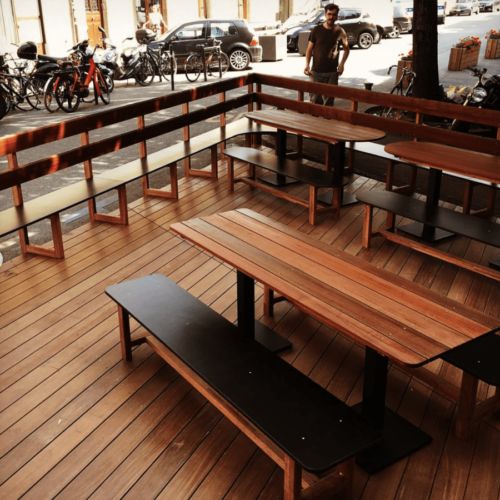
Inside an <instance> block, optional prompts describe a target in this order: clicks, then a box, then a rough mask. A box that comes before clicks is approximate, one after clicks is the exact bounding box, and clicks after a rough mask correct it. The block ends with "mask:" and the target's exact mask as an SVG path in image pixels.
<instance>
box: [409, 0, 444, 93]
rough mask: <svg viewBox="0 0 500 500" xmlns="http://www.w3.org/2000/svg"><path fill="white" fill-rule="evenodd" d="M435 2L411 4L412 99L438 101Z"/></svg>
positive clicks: (424, 1)
mask: <svg viewBox="0 0 500 500" xmlns="http://www.w3.org/2000/svg"><path fill="white" fill-rule="evenodd" d="M437 53H438V35H437V0H417V1H415V2H414V3H413V71H414V72H415V73H416V75H417V78H416V79H415V83H414V84H413V94H412V95H413V97H421V98H424V99H432V100H438V99H439V69H438V55H437Z"/></svg>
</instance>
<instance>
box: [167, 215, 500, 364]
mask: <svg viewBox="0 0 500 500" xmlns="http://www.w3.org/2000/svg"><path fill="white" fill-rule="evenodd" d="M171 229H172V231H174V232H175V233H178V234H179V235H181V236H183V237H184V238H186V239H188V240H190V241H192V242H193V243H194V244H196V245H198V246H200V247H201V248H203V249H205V250H207V251H208V252H210V253H211V254H213V255H215V256H216V257H218V258H220V259H222V260H223V261H225V262H227V263H228V264H230V265H232V266H234V267H235V268H236V269H238V270H240V271H242V272H244V273H245V274H247V275H248V276H250V277H252V278H254V279H255V280H256V281H258V282H260V283H262V284H264V285H267V286H269V287H270V288H271V289H273V290H275V291H276V292H278V293H280V294H281V295H283V296H284V297H286V298H287V300H289V301H290V302H291V303H292V304H294V305H296V306H297V307H298V308H299V309H301V310H302V311H304V312H306V313H308V314H310V315H311V316H313V317H314V318H316V319H317V320H319V321H321V322H323V323H325V324H326V325H328V326H330V327H331V328H334V329H336V330H338V331H340V332H341V333H343V334H345V335H346V336H347V337H349V338H351V339H353V340H355V341H357V342H359V343H360V344H362V345H365V346H369V347H372V348H373V349H375V350H376V351H377V352H378V353H380V354H382V355H385V356H387V357H388V358H390V359H394V360H397V361H399V362H400V363H402V364H403V365H407V366H420V365H423V364H426V363H427V362H429V361H431V360H433V359H435V358H438V357H439V356H440V355H441V354H443V353H444V352H446V351H448V350H449V349H450V348H452V347H456V346H459V345H461V344H463V343H464V342H467V341H468V340H470V339H471V338H476V337H478V336H480V335H482V334H484V333H486V332H488V331H490V330H492V329H493V328H495V327H497V326H498V321H495V320H494V319H493V318H491V317H490V316H487V315H485V314H482V313H480V312H478V311H475V310H473V309H470V308H468V307H466V306H463V305H461V304H459V303H456V302H454V301H452V300H450V299H447V298H445V297H443V296H441V295H439V294H437V293H435V292H432V291H429V290H427V289H424V288H422V287H420V286H419V285H417V284H414V283H411V282H408V281H406V280H404V279H401V278H398V277H397V276H395V275H393V274H391V273H389V272H386V271H384V270H382V269H378V268H376V267H374V266H373V265H371V264H369V263H367V262H365V261H363V260H361V259H358V258H356V257H352V256H350V255H348V254H346V253H344V252H342V251H340V250H335V249H332V248H331V247H329V246H327V245H324V244H322V243H321V242H318V241H313V240H310V239H309V238H308V237H307V236H306V235H303V234H301V233H299V232H297V231H294V230H292V229H289V228H286V227H285V226H282V225H281V224H279V223H277V222H274V221H272V220H271V219H268V218H267V217H264V216H261V215H258V214H256V213H254V212H252V211H251V210H246V209H244V210H237V211H231V212H225V213H220V214H217V215H211V216H208V217H203V218H200V219H193V220H187V221H184V222H180V223H176V224H173V225H172V226H171Z"/></svg>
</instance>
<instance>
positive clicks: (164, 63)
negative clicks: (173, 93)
mask: <svg viewBox="0 0 500 500" xmlns="http://www.w3.org/2000/svg"><path fill="white" fill-rule="evenodd" d="M173 60H174V64H173V72H174V76H175V75H176V74H177V60H176V59H175V56H174V57H173ZM161 72H162V75H163V78H165V80H167V82H169V81H170V77H171V72H172V68H171V64H170V55H169V54H168V53H167V52H162V54H161Z"/></svg>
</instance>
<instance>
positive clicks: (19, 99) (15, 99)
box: [9, 78, 32, 111]
mask: <svg viewBox="0 0 500 500" xmlns="http://www.w3.org/2000/svg"><path fill="white" fill-rule="evenodd" d="M9 84H10V87H11V88H12V90H13V92H12V93H11V97H12V106H13V107H15V108H16V109H18V110H19V111H29V110H30V109H32V107H31V104H30V103H29V102H28V99H27V97H26V93H27V90H28V89H27V80H25V79H24V78H20V79H17V78H12V79H11V80H10V82H9ZM31 92H32V91H31ZM31 92H30V93H31Z"/></svg>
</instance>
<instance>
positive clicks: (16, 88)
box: [0, 54, 40, 118]
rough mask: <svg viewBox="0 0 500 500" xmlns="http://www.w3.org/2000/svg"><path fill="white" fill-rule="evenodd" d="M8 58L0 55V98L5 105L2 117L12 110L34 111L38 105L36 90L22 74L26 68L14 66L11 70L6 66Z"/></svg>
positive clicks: (8, 55)
mask: <svg viewBox="0 0 500 500" xmlns="http://www.w3.org/2000/svg"><path fill="white" fill-rule="evenodd" d="M9 57H10V54H4V55H0V96H1V97H2V98H3V101H4V103H5V109H4V113H3V116H4V115H6V114H7V113H8V112H9V111H10V110H11V109H13V108H17V109H19V110H21V111H28V110H29V109H36V108H37V106H38V104H39V103H40V97H39V93H38V90H37V88H36V87H35V86H34V85H33V82H32V81H31V80H30V79H29V78H28V77H27V76H26V75H25V74H24V69H26V66H22V65H14V67H13V68H11V67H10V66H9V65H8V64H7V61H8V59H9ZM11 59H12V58H11ZM2 108H3V106H2ZM3 116H1V117H0V118H2V117H3Z"/></svg>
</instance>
